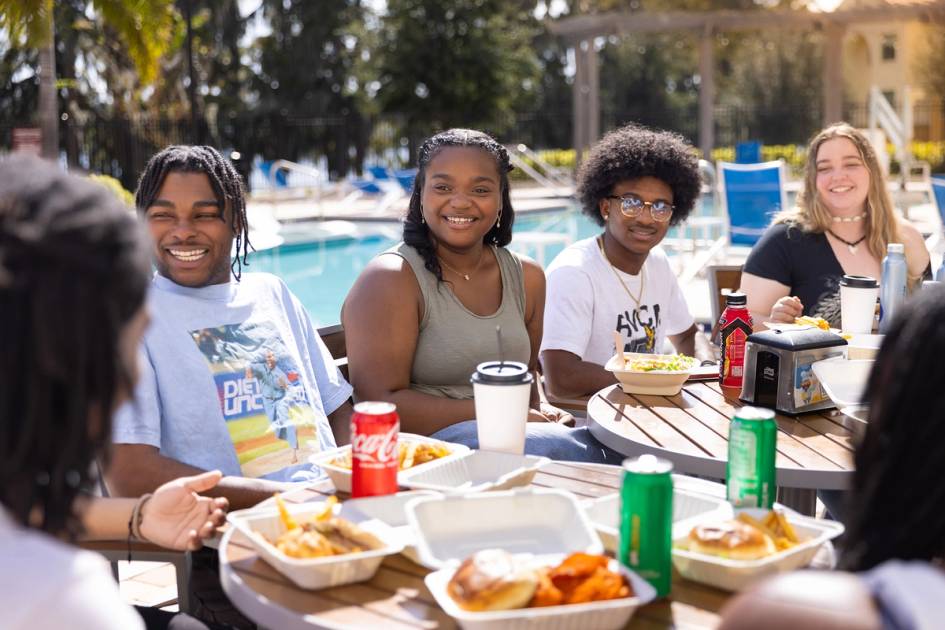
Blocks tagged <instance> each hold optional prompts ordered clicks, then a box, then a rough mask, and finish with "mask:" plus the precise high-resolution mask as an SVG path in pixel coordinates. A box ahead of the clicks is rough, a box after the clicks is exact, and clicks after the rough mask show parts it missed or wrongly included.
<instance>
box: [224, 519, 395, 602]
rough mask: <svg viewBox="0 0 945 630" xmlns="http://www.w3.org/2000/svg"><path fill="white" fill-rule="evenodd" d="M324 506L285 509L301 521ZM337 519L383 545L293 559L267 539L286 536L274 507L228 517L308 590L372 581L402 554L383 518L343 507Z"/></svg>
mask: <svg viewBox="0 0 945 630" xmlns="http://www.w3.org/2000/svg"><path fill="white" fill-rule="evenodd" d="M323 505H324V503H322V502H318V503H301V504H295V505H287V506H286V507H287V509H288V511H289V513H290V514H291V515H292V517H293V518H295V520H296V521H301V520H304V519H305V518H307V517H310V516H312V515H313V514H315V513H317V512H320V511H321V509H322V507H323ZM338 516H340V517H342V518H346V519H347V520H349V521H352V522H354V523H357V525H358V526H359V527H361V528H362V529H364V530H366V531H368V532H370V533H371V534H374V535H375V536H376V537H377V538H378V539H380V541H381V542H382V543H383V546H382V547H380V548H379V549H372V550H370V551H363V552H360V553H349V554H344V555H340V556H327V557H323V558H307V559H302V558H292V557H289V556H287V555H285V554H284V553H282V552H281V551H279V550H278V549H276V547H275V545H273V544H272V543H270V542H269V541H268V540H266V538H269V540H273V541H275V540H276V539H277V538H278V537H279V536H280V535H282V534H283V533H285V527H284V526H283V524H282V520H281V519H280V518H279V511H278V509H277V508H276V507H275V506H273V507H271V508H262V509H260V508H252V509H249V510H240V511H238V512H231V513H230V514H229V515H227V520H228V521H229V522H230V523H231V524H232V525H233V527H234V529H235V530H236V531H239V532H241V533H242V534H244V535H245V536H246V538H247V539H248V540H249V542H250V543H251V544H252V545H253V547H254V548H255V549H256V551H257V552H259V555H260V557H261V558H262V559H263V560H265V561H266V562H268V563H269V564H270V565H272V567H273V568H275V569H276V570H277V571H279V573H282V574H283V575H284V576H286V577H287V578H289V579H290V580H292V581H293V582H295V583H296V584H297V585H299V586H301V587H302V588H307V589H322V588H329V587H332V586H340V585H342V584H351V583H353V582H363V581H365V580H369V579H371V578H372V577H373V576H374V574H375V573H376V572H377V569H378V567H379V566H380V565H381V562H383V560H384V557H385V556H390V555H393V554H396V553H400V551H401V550H402V549H403V547H404V545H403V541H402V540H401V536H400V535H399V534H398V533H397V532H396V531H395V530H394V529H393V528H392V527H390V526H389V525H387V524H386V523H384V522H383V521H381V520H380V519H377V518H370V517H367V516H366V515H364V514H357V513H355V512H353V511H350V510H348V509H345V507H344V506H342V507H341V509H340V510H339V511H338ZM264 536H265V538H264Z"/></svg>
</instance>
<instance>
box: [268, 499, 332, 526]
mask: <svg viewBox="0 0 945 630" xmlns="http://www.w3.org/2000/svg"><path fill="white" fill-rule="evenodd" d="M274 498H275V500H276V507H277V508H279V520H281V521H282V526H283V527H285V529H286V531H291V530H293V529H298V528H299V523H298V521H296V520H295V519H294V518H293V517H292V515H291V514H289V510H288V509H287V508H286V506H285V501H283V500H282V496H281V495H280V494H279V493H278V492H277V493H276V494H275V495H274ZM337 503H338V499H336V498H335V496H334V495H332V496H330V497H328V498H327V499H325V504H324V505H323V506H322V509H321V510H320V511H319V512H316V513H315V514H313V515H312V516H310V517H309V520H310V521H313V522H316V521H325V520H328V519H329V518H330V517H331V515H332V512H334V509H335V505H337Z"/></svg>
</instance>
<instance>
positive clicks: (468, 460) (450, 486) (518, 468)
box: [400, 451, 551, 494]
mask: <svg viewBox="0 0 945 630" xmlns="http://www.w3.org/2000/svg"><path fill="white" fill-rule="evenodd" d="M550 461H551V460H550V459H548V458H547V457H538V456H535V455H515V454H512V453H501V452H499V451H469V452H467V453H462V454H460V455H458V456H456V457H451V458H449V459H447V458H445V457H444V458H443V459H440V460H437V461H435V462H430V463H429V464H426V465H424V466H423V467H422V468H419V467H418V468H417V469H416V470H408V471H404V472H403V473H402V474H401V477H400V483H401V485H403V486H405V487H407V488H412V489H414V490H434V491H437V492H443V493H446V494H467V493H474V492H486V491H489V490H505V489H507V488H516V487H518V486H527V485H528V484H530V483H531V481H532V479H533V478H534V477H535V473H536V472H538V469H539V468H541V467H542V466H544V465H546V464H548V463H549V462H550Z"/></svg>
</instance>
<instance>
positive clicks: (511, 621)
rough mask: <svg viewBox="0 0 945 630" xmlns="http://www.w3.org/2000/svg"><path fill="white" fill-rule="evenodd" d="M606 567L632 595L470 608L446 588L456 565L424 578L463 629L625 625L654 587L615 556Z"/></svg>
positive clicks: (551, 561)
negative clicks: (483, 609) (581, 601)
mask: <svg viewBox="0 0 945 630" xmlns="http://www.w3.org/2000/svg"><path fill="white" fill-rule="evenodd" d="M565 555H566V554H556V555H546V556H532V557H531V558H527V559H526V558H522V561H523V562H525V563H527V564H528V565H530V566H532V567H534V568H539V567H542V566H553V565H556V564H558V563H560V562H561V561H562V560H563V559H564V558H565ZM609 568H610V569H611V570H612V571H619V572H620V573H622V574H623V575H624V576H625V577H626V578H627V581H628V582H629V583H630V586H631V588H632V589H633V596H632V597H624V598H622V599H610V600H606V601H600V602H588V603H586V604H566V605H561V606H545V607H541V608H519V609H516V610H496V611H488V612H472V611H468V610H463V609H462V608H460V607H459V606H458V605H457V604H456V602H455V601H453V598H452V597H450V595H449V591H448V590H447V585H448V584H449V581H450V579H451V578H452V577H453V573H454V571H455V570H456V569H455V568H453V567H450V568H447V569H440V570H439V571H434V572H433V573H430V574H429V575H427V576H426V578H425V579H424V582H426V585H427V588H428V589H429V590H430V594H431V595H433V598H434V599H435V600H436V603H437V604H439V606H440V608H442V609H443V611H444V612H445V613H446V614H447V615H449V616H450V617H452V618H453V619H455V620H456V621H457V623H459V625H460V627H461V628H463V629H464V630H552V629H553V630H618V628H623V627H624V626H626V625H627V622H628V621H630V618H631V617H632V616H633V613H634V612H635V611H636V609H637V608H639V607H640V606H642V605H644V604H647V603H649V602H651V601H653V600H654V599H655V598H656V589H654V588H653V587H652V586H651V585H650V584H649V583H648V582H647V581H646V580H644V579H643V578H641V577H640V576H638V575H637V574H636V573H634V572H633V571H629V570H627V569H626V568H625V567H623V566H621V564H620V563H619V562H617V561H616V560H611V561H610V566H609Z"/></svg>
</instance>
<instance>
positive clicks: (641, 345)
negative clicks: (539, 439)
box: [541, 125, 712, 397]
mask: <svg viewBox="0 0 945 630" xmlns="http://www.w3.org/2000/svg"><path fill="white" fill-rule="evenodd" d="M700 185H701V180H700V176H699V162H698V159H697V158H696V155H695V153H694V151H693V149H692V147H691V146H689V145H688V144H687V143H686V142H685V140H683V139H682V138H681V137H680V136H678V135H676V134H673V133H669V132H666V131H654V130H650V129H647V128H645V127H640V126H637V125H627V126H625V127H622V128H620V129H616V130H614V131H612V132H610V133H608V134H607V135H606V136H605V137H604V138H603V139H602V140H601V141H600V142H599V143H597V145H595V146H594V147H593V148H592V149H591V152H590V155H589V156H588V159H587V160H586V162H585V163H584V165H583V167H582V168H581V171H580V173H579V175H578V197H579V199H580V203H581V206H582V211H583V212H584V213H585V214H586V215H588V216H589V217H591V218H592V219H593V220H594V221H596V222H597V223H598V224H599V225H600V226H601V227H602V228H603V233H602V234H600V235H598V236H595V237H592V238H588V239H584V240H582V241H578V242H577V243H574V244H573V245H571V246H569V247H567V248H566V249H565V250H564V251H563V252H561V253H560V254H559V255H558V256H557V257H556V258H555V259H554V261H552V263H551V265H550V266H549V267H548V270H547V275H548V288H547V301H546V306H545V325H544V337H543V339H542V344H541V362H542V366H543V368H544V374H545V378H546V380H547V385H548V389H549V390H550V391H551V393H552V394H554V395H556V396H560V397H569V396H582V395H586V394H590V393H593V392H595V391H597V390H599V389H602V388H604V387H607V386H608V385H612V384H613V383H614V382H615V380H614V376H613V374H611V373H610V372H607V371H606V370H604V368H603V365H604V364H605V363H606V362H607V360H608V359H610V357H612V356H613V355H614V353H615V351H616V349H615V347H614V346H615V341H614V331H616V332H617V333H618V334H619V335H620V338H621V342H622V346H623V347H621V348H619V349H620V350H623V351H626V352H646V353H662V352H663V351H664V345H665V341H666V340H669V342H670V343H671V344H672V346H673V348H675V350H676V351H677V352H680V353H682V354H687V355H690V356H696V357H697V358H700V359H710V358H711V357H712V351H711V347H710V345H709V342H708V339H707V338H706V337H705V336H704V335H702V334H700V333H699V331H698V329H697V327H696V325H695V322H694V320H693V317H692V315H691V314H690V312H689V308H688V306H687V305H686V299H685V296H683V293H682V289H681V288H680V286H679V282H678V281H677V279H676V276H675V275H674V274H673V271H672V269H671V267H670V264H669V261H668V259H667V257H666V253H665V252H664V251H663V250H662V249H661V248H660V247H659V243H660V241H662V240H663V237H664V236H666V232H667V230H668V229H669V227H670V226H673V225H677V224H679V223H681V222H682V221H684V220H685V219H686V217H688V216H689V213H690V212H691V211H692V209H693V206H694V205H695V203H696V202H697V201H698V199H699V192H700Z"/></svg>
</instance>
